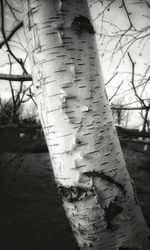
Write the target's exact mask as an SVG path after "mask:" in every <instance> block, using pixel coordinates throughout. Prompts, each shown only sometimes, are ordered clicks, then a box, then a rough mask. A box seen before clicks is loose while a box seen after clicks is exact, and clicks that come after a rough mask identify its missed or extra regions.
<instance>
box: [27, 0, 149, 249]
mask: <svg viewBox="0 0 150 250" xmlns="http://www.w3.org/2000/svg"><path fill="white" fill-rule="evenodd" d="M23 3H24V5H23V6H24V7H23V13H24V29H25V34H26V39H27V45H28V51H29V56H30V64H31V72H32V76H33V82H34V86H35V95H36V100H37V104H38V110H39V115H40V119H41V123H42V127H43V130H44V133H45V137H46V141H47V145H48V148H49V152H50V155H51V160H52V165H53V170H54V175H55V179H56V183H57V185H58V191H59V193H60V195H61V196H62V200H63V206H64V209H65V211H66V215H67V217H68V219H69V221H70V224H71V227H72V230H73V232H74V235H75V237H76V239H77V242H78V244H79V246H80V248H81V249H85V250H88V249H93V250H100V249H101V250H114V249H121V248H122V247H123V246H126V249H127V248H129V249H134V248H135V249H136V248H137V249H143V250H148V249H149V241H148V235H149V231H148V228H147V226H146V223H145V221H144V218H143V215H142V212H141V209H140V207H139V204H137V202H136V201H135V198H134V191H133V188H132V183H131V179H130V177H129V175H128V172H127V169H126V164H125V161H124V158H123V154H122V151H121V148H120V144H119V140H118V138H117V135H116V130H115V127H114V124H113V119H112V115H111V110H110V107H109V103H108V101H107V98H106V94H105V89H104V84H103V78H102V73H101V69H100V63H99V56H98V48H97V44H96V38H95V37H96V36H95V35H96V33H95V34H94V32H95V31H96V26H95V27H94V28H93V26H94V25H95V23H94V22H93V25H92V21H91V16H90V13H89V9H90V11H91V15H92V18H93V14H92V13H93V7H94V6H97V4H98V3H99V1H95V0H88V1H86V0H82V1H79V0H72V1H70V0H64V1H58V0H55V1H54V0H28V1H27V0H26V1H23ZM88 6H89V7H88ZM94 13H95V12H94ZM78 18H79V19H78ZM80 18H81V19H84V18H85V19H84V20H86V21H85V23H86V24H85V23H84V24H83V23H81V22H79V21H80V20H81V19H80ZM93 19H94V18H93ZM75 22H76V23H75ZM74 23H75V27H76V26H79V27H76V28H75V27H74ZM77 23H78V25H77ZM87 26H88V27H87ZM94 30H95V31H94ZM139 246H140V247H141V248H139Z"/></svg>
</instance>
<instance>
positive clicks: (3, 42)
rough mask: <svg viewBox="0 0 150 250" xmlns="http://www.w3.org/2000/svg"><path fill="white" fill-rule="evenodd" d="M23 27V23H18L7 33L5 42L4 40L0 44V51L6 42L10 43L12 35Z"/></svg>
mask: <svg viewBox="0 0 150 250" xmlns="http://www.w3.org/2000/svg"><path fill="white" fill-rule="evenodd" d="M22 26H23V22H20V23H18V24H17V25H16V26H15V27H14V28H13V29H12V30H11V32H10V33H9V35H7V36H6V40H5V39H4V40H3V41H2V42H0V49H1V48H2V46H3V45H4V44H6V41H7V42H8V41H10V39H11V38H12V37H13V35H14V34H15V33H16V31H18V30H19V29H20V28H21V27H22Z"/></svg>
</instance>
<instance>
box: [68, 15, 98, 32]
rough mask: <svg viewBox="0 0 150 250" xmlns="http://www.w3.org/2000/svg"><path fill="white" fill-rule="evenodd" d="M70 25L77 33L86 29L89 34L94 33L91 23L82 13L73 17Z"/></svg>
mask: <svg viewBox="0 0 150 250" xmlns="http://www.w3.org/2000/svg"><path fill="white" fill-rule="evenodd" d="M71 27H72V28H73V29H75V30H76V31H77V32H79V33H81V32H82V31H87V32H89V33H91V34H94V33H95V31H94V29H93V26H92V25H91V23H90V21H89V20H88V18H86V17H85V16H82V15H79V16H77V17H75V18H74V20H73V22H72V23H71Z"/></svg>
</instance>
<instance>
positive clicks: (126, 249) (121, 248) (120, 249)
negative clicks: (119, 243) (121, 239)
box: [118, 247, 139, 250]
mask: <svg viewBox="0 0 150 250" xmlns="http://www.w3.org/2000/svg"><path fill="white" fill-rule="evenodd" d="M138 249H139V248H137V247H136V248H130V247H119V249H118V250H138Z"/></svg>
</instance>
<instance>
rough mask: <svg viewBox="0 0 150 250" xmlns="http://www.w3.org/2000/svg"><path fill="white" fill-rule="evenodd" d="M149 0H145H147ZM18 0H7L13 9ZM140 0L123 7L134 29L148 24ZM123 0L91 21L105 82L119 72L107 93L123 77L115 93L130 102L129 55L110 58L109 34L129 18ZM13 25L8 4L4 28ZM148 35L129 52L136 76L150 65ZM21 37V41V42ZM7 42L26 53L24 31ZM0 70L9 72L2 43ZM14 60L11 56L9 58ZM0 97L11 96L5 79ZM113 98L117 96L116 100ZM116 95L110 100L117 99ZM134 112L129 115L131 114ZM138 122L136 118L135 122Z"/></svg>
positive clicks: (146, 10) (124, 25) (112, 43)
mask: <svg viewBox="0 0 150 250" xmlns="http://www.w3.org/2000/svg"><path fill="white" fill-rule="evenodd" d="M147 1H148V0H147ZM19 2H20V1H19V0H14V1H12V0H9V3H10V4H11V5H12V4H13V5H14V6H15V8H16V9H18V10H19ZM100 2H103V4H101V5H99V6H97V7H96V8H94V9H93V11H94V13H95V15H96V14H97V13H100V12H102V11H103V9H105V7H106V5H108V4H109V3H111V2H113V1H108V0H104V1H100ZM143 2H144V0H143V1H140V0H139V1H138V0H125V3H126V7H127V9H128V11H129V12H130V19H131V21H132V22H133V24H134V26H135V28H136V29H141V28H144V27H147V26H148V25H150V8H148V6H147V5H146V4H143ZM121 3H122V1H121V0H116V1H114V3H113V4H112V5H111V6H110V7H108V8H106V10H105V12H104V15H103V14H101V15H100V16H99V18H97V19H96V20H95V21H94V23H95V26H96V28H97V31H98V33H97V35H96V36H97V40H98V44H99V48H100V56H101V64H102V70H103V76H104V80H105V82H107V81H108V80H109V79H110V78H111V77H112V75H113V74H115V72H118V74H117V75H116V76H115V77H114V79H113V80H112V81H111V82H110V84H108V85H107V92H108V95H109V96H112V95H113V93H114V92H115V91H116V89H117V87H118V85H119V84H120V83H121V82H122V81H123V84H122V85H121V88H120V90H119V91H118V93H117V98H118V99H119V100H121V101H123V102H127V101H128V102H131V100H133V98H134V95H133V94H132V93H131V91H130V92H129V91H128V92H126V94H125V95H124V96H123V94H124V93H125V91H127V89H129V88H130V80H131V62H130V61H129V58H128V56H125V58H124V59H123V50H120V51H119V52H118V53H116V54H115V55H114V56H113V58H111V55H112V51H113V50H114V48H115V45H116V41H117V40H114V39H112V38H110V37H109V36H112V35H113V34H115V33H114V32H116V31H118V30H119V29H124V30H125V29H127V28H129V26H130V22H129V19H128V17H127V14H126V12H125V10H124V8H122V4H121ZM15 15H16V17H17V18H18V20H19V19H21V12H19V11H17V12H15ZM15 25H16V21H15V22H14V18H13V15H12V13H11V12H10V9H9V8H7V9H6V11H5V28H6V31H7V32H8V33H9V31H10V30H11V29H12V27H14V26H15ZM149 39H150V35H149V38H148V39H143V41H142V42H141V40H138V41H137V42H136V43H134V44H133V45H132V46H131V47H130V49H129V52H130V54H131V56H132V59H133V61H134V62H136V68H135V70H136V77H137V78H136V80H137V81H138V79H139V78H140V77H141V75H142V74H144V72H145V70H146V68H147V67H148V65H150V56H149V53H150V52H149V51H150V41H149ZM0 41H2V36H1V35H0ZM20 41H21V43H22V44H20ZM10 45H11V47H12V49H13V51H14V53H15V55H17V57H18V58H19V57H23V58H25V57H26V52H25V39H24V34H23V31H20V32H18V34H17V35H15V36H14V37H13V40H12V42H10ZM0 58H1V60H0V73H5V74H8V73H9V70H10V69H9V64H8V54H7V52H6V47H5V46H3V48H2V49H1V50H0ZM120 59H121V64H120V66H119V68H117V69H116V65H117V64H118V62H119V60H120ZM12 61H13V60H12ZM26 66H27V70H28V72H29V73H30V68H29V64H28V60H27V63H26ZM12 73H13V74H21V73H22V70H21V69H20V67H18V66H17V65H16V64H13V67H12ZM14 86H16V88H17V86H18V83H14ZM145 95H146V97H149V96H150V86H149V87H148V86H147V92H146V94H145ZM0 97H1V98H8V97H10V89H9V84H8V83H7V81H3V80H0ZM117 98H116V100H117ZM116 100H115V99H114V100H113V101H116ZM137 113H138V112H136V113H134V114H136V120H137V121H138V125H139V124H140V123H141V121H140V119H139V117H138V118H137ZM133 116H134V115H132V117H133ZM136 123H137V122H136ZM134 124H135V119H130V124H129V125H130V126H133V125H134Z"/></svg>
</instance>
